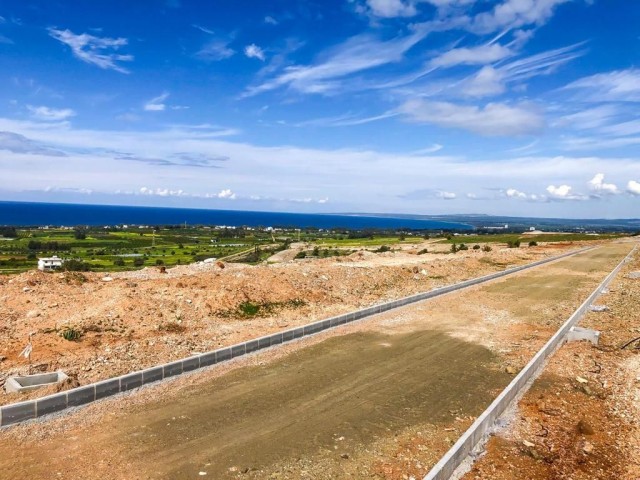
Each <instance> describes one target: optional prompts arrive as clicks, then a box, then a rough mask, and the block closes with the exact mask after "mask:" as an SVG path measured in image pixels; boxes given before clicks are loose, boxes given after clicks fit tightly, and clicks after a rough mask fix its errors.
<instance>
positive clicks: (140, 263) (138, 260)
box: [133, 257, 144, 267]
mask: <svg viewBox="0 0 640 480" xmlns="http://www.w3.org/2000/svg"><path fill="white" fill-rule="evenodd" d="M143 265H144V259H142V258H140V257H138V258H134V259H133V266H134V267H141V266H143Z"/></svg>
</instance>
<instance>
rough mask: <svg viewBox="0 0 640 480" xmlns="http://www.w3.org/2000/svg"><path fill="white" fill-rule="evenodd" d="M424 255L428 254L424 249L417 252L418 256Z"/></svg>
mask: <svg viewBox="0 0 640 480" xmlns="http://www.w3.org/2000/svg"><path fill="white" fill-rule="evenodd" d="M425 253H429V250H427V249H426V248H423V249H422V250H420V251H419V252H418V255H424V254H425Z"/></svg>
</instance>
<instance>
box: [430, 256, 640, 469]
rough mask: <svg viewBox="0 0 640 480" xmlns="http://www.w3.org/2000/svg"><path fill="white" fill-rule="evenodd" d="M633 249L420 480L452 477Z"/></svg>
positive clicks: (530, 381)
mask: <svg viewBox="0 0 640 480" xmlns="http://www.w3.org/2000/svg"><path fill="white" fill-rule="evenodd" d="M637 248H638V247H637V245H636V246H634V247H633V249H632V250H631V252H629V254H628V255H627V256H626V257H625V258H623V259H622V261H621V262H620V263H619V264H618V265H617V266H616V267H615V268H614V269H613V270H612V271H611V273H609V275H607V277H606V278H605V279H604V280H603V281H602V283H601V284H600V285H598V287H597V288H596V289H595V290H594V291H593V293H591V295H589V297H588V298H587V299H586V300H585V301H584V302H583V303H582V305H580V306H579V307H578V309H577V310H576V311H575V312H573V314H572V315H571V317H569V319H568V320H567V321H566V322H565V323H564V324H563V325H562V326H561V327H560V329H559V330H558V331H557V332H556V333H555V334H554V335H553V337H551V339H550V340H549V341H548V342H547V343H546V344H545V345H544V346H543V347H542V348H541V349H540V350H539V351H538V353H536V355H535V356H534V357H533V358H532V359H531V360H530V361H529V363H527V365H526V366H525V367H524V368H523V369H522V370H521V371H520V373H518V375H517V376H516V377H515V378H514V379H513V380H512V381H511V383H510V384H509V385H507V387H506V388H505V389H504V390H503V391H502V392H501V393H500V395H498V397H497V398H496V399H495V400H494V401H493V403H491V405H489V407H488V408H487V409H486V410H485V411H484V412H483V413H482V414H481V415H480V416H479V417H478V418H477V419H476V421H475V422H473V424H472V425H471V426H470V427H469V428H468V429H467V431H466V432H465V433H464V434H463V435H462V436H461V437H460V438H459V439H458V441H457V442H456V443H455V444H454V445H453V446H452V447H451V448H450V449H449V451H448V452H447V453H446V454H445V455H444V456H443V457H442V458H441V459H440V461H439V462H438V463H437V464H436V465H435V466H434V467H433V468H432V469H431V470H430V471H429V473H427V475H426V476H425V477H424V478H423V480H448V479H450V478H451V477H452V476H453V474H454V473H456V469H457V468H458V467H460V466H461V465H462V463H463V462H464V461H465V460H466V459H467V457H468V456H469V455H470V454H471V453H472V451H473V449H474V448H475V447H476V445H478V444H479V443H480V442H481V441H482V440H483V439H484V438H485V436H486V435H487V433H489V432H490V431H491V429H492V428H493V426H494V425H495V423H496V421H497V420H498V418H499V417H500V416H501V415H502V414H503V413H504V412H505V410H506V409H507V408H508V407H509V406H510V405H511V404H512V403H513V402H514V401H515V400H516V399H517V398H519V397H520V396H521V395H523V394H524V393H525V392H526V390H528V388H529V387H530V386H531V383H532V381H533V380H534V379H535V378H536V377H537V376H538V374H539V373H540V372H541V371H542V369H543V367H544V364H545V362H546V360H547V358H548V357H550V356H551V354H553V352H554V351H555V350H556V348H558V347H559V346H560V345H561V343H562V342H563V341H564V339H565V336H566V334H567V332H569V330H570V329H571V327H573V325H574V324H575V323H577V322H578V320H580V319H581V318H582V316H583V315H584V314H585V313H586V312H587V311H588V310H589V306H590V305H591V304H592V303H593V302H594V300H595V299H596V298H598V297H599V296H600V294H601V292H602V289H603V288H605V287H606V286H607V285H608V284H609V282H611V280H613V278H614V277H615V276H616V275H617V274H618V272H619V271H620V269H621V268H622V267H623V265H624V264H625V263H627V262H628V261H630V259H631V257H632V255H633V253H634V252H635V251H636V249H637Z"/></svg>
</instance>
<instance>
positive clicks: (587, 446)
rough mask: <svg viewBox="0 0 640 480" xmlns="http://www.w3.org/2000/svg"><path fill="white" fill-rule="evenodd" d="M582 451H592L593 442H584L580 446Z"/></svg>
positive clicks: (587, 452)
mask: <svg viewBox="0 0 640 480" xmlns="http://www.w3.org/2000/svg"><path fill="white" fill-rule="evenodd" d="M582 451H583V452H584V453H586V454H589V453H592V452H593V444H592V443H590V442H584V446H583V447H582Z"/></svg>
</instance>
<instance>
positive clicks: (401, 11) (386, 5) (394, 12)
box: [367, 0, 417, 18]
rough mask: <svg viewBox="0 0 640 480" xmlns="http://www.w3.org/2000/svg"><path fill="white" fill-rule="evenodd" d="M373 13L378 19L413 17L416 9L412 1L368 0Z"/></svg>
mask: <svg viewBox="0 0 640 480" xmlns="http://www.w3.org/2000/svg"><path fill="white" fill-rule="evenodd" d="M367 5H368V6H369V9H370V10H371V13H372V14H373V15H375V16H376V17H383V18H393V17H413V16H414V15H415V14H416V13H417V10H416V7H415V5H414V4H413V2H411V1H406V2H405V1H404V0H367Z"/></svg>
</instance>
